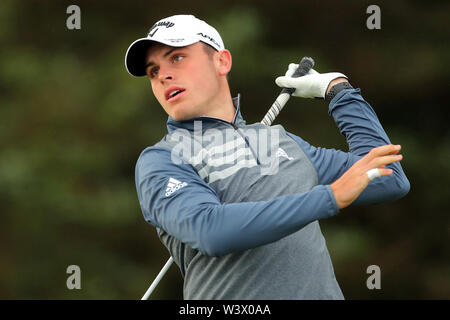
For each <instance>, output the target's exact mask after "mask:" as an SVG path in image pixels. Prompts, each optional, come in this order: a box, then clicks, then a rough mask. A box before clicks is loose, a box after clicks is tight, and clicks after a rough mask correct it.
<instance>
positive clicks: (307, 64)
mask: <svg viewBox="0 0 450 320" xmlns="http://www.w3.org/2000/svg"><path fill="white" fill-rule="evenodd" d="M313 66H314V60H313V59H312V58H310V57H303V58H302V60H301V61H300V63H299V65H298V68H297V70H295V72H294V74H293V75H292V77H293V78H298V77H301V76H304V75H306V74H307V73H308V72H309V70H311V69H312V67H313ZM294 92H295V88H283V89H282V90H281V92H280V94H279V95H278V97H277V99H276V100H275V102H274V103H273V104H272V107H270V109H269V111H267V113H266V115H265V116H264V118H263V120H262V121H261V123H263V124H265V125H267V126H270V125H271V124H272V122H273V120H275V118H276V117H277V116H278V114H279V113H280V111H281V109H283V107H284V105H285V104H286V103H287V102H288V100H289V98H290V97H291V94H293V93H294Z"/></svg>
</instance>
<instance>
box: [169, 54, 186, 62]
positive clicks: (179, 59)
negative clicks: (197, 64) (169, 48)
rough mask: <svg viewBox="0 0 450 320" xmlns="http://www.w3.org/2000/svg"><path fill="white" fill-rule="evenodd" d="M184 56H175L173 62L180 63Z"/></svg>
mask: <svg viewBox="0 0 450 320" xmlns="http://www.w3.org/2000/svg"><path fill="white" fill-rule="evenodd" d="M183 58H184V57H183V56H182V55H179V54H175V55H174V56H173V57H172V61H173V62H178V61H181V60H183Z"/></svg>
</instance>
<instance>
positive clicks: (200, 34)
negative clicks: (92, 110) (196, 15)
mask: <svg viewBox="0 0 450 320" xmlns="http://www.w3.org/2000/svg"><path fill="white" fill-rule="evenodd" d="M197 34H198V35H199V36H202V37H203V38H207V39H208V40H209V41H211V42H212V43H214V44H215V45H216V46H217V47H219V48H220V45H219V44H218V43H217V41H216V40H214V39H213V38H211V37H210V36H208V35H207V34H203V33H201V32H199V33H197Z"/></svg>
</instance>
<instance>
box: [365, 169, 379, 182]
mask: <svg viewBox="0 0 450 320" xmlns="http://www.w3.org/2000/svg"><path fill="white" fill-rule="evenodd" d="M367 176H368V177H369V180H370V181H372V180H373V179H375V178H379V177H381V173H380V170H378V169H377V168H375V169H370V170H369V171H367Z"/></svg>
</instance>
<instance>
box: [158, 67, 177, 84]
mask: <svg viewBox="0 0 450 320" xmlns="http://www.w3.org/2000/svg"><path fill="white" fill-rule="evenodd" d="M158 77H159V80H160V81H161V82H165V81H171V80H174V79H175V77H174V74H173V72H172V71H171V70H170V69H169V68H164V69H163V68H160V69H159V74H158Z"/></svg>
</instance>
